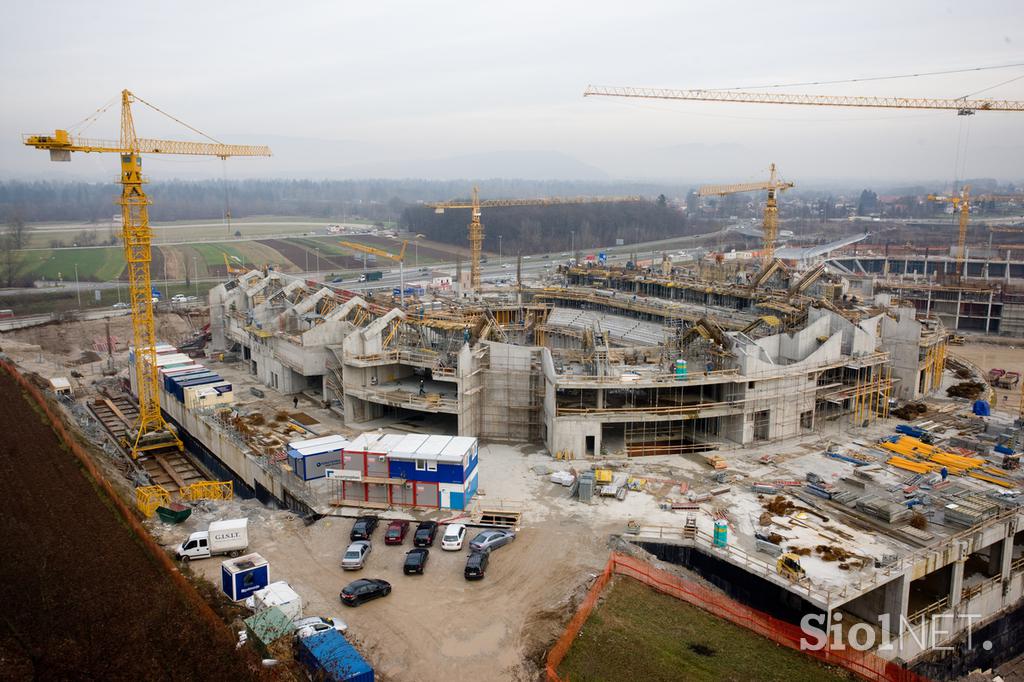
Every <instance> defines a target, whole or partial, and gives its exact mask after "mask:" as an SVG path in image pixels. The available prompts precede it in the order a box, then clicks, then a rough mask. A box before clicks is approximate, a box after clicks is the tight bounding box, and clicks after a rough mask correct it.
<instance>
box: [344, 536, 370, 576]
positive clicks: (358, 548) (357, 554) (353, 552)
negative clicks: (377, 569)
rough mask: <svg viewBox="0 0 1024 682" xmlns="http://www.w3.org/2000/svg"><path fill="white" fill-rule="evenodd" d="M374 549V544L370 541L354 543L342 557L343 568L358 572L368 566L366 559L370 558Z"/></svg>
mask: <svg viewBox="0 0 1024 682" xmlns="http://www.w3.org/2000/svg"><path fill="white" fill-rule="evenodd" d="M372 549H373V544H372V543H371V542H370V541H369V540H357V541H356V542H353V543H352V544H351V545H349V546H348V549H346V550H345V555H344V556H343V557H341V567H342V568H343V569H345V570H346V571H358V570H359V569H361V568H362V567H363V566H364V565H365V564H366V557H368V556H370V550H372Z"/></svg>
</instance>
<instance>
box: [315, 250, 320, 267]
mask: <svg viewBox="0 0 1024 682" xmlns="http://www.w3.org/2000/svg"><path fill="white" fill-rule="evenodd" d="M316 271H317V272H318V273H319V272H320V247H319V246H318V247H316Z"/></svg>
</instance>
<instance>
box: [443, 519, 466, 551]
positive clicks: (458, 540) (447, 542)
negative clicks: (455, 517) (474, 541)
mask: <svg viewBox="0 0 1024 682" xmlns="http://www.w3.org/2000/svg"><path fill="white" fill-rule="evenodd" d="M465 540H466V527H465V526H464V525H463V524H461V523H449V524H448V525H447V526H445V527H444V535H442V536H441V549H446V550H448V551H456V550H460V549H462V543H463V542H465Z"/></svg>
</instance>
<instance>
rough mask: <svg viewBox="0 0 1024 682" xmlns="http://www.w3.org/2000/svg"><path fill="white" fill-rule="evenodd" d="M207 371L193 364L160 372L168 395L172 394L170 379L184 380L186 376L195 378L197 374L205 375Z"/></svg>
mask: <svg viewBox="0 0 1024 682" xmlns="http://www.w3.org/2000/svg"><path fill="white" fill-rule="evenodd" d="M209 371H210V370H208V369H206V368H205V367H203V366H202V365H195V364H193V365H186V366H184V367H173V368H170V369H168V370H164V371H162V374H163V383H164V390H165V391H167V392H168V393H172V392H173V391H174V389H173V384H172V383H171V380H172V379H178V380H182V379H184V378H185V377H187V376H195V375H198V374H205V373H206V372H209Z"/></svg>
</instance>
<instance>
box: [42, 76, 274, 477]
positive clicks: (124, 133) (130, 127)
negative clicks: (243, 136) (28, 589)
mask: <svg viewBox="0 0 1024 682" xmlns="http://www.w3.org/2000/svg"><path fill="white" fill-rule="evenodd" d="M133 102H141V103H142V104H145V105H146V106H148V107H150V108H152V109H154V110H155V111H158V112H159V113H161V114H164V112H163V111H160V109H158V108H157V107H154V106H153V105H152V104H149V103H148V102H146V101H145V100H143V99H141V98H139V97H138V96H136V95H134V94H133V93H131V92H129V91H128V90H122V91H121V139H120V140H119V141H114V140H93V139H85V138H80V137H75V136H72V135H69V134H68V131H67V130H57V131H55V132H54V133H53V135H24V136H23V137H22V141H23V142H24V143H25V144H26V145H28V146H30V147H35V148H37V149H47V150H49V152H50V160H51V161H70V160H71V152H86V153H90V152H97V153H110V154H118V155H120V157H121V178H120V182H121V198H120V200H119V202H118V203H120V204H121V217H122V230H121V238H122V240H123V241H124V256H125V261H126V262H127V265H128V291H129V299H130V302H131V307H132V336H133V342H134V346H135V376H136V379H137V384H138V392H139V421H138V424H137V425H136V426H135V427H134V428H133V429H132V432H131V439H132V441H131V448H132V450H131V454H132V457H138V456H139V455H140V454H141V453H143V452H145V451H148V450H156V449H163V448H166V447H168V446H169V445H172V444H173V445H176V446H177V447H179V448H180V447H182V445H181V441H179V440H178V437H177V435H176V434H175V433H174V431H173V430H172V429H171V428H170V427H168V425H167V424H166V422H164V418H163V415H162V414H161V413H160V376H159V374H158V370H157V365H156V329H155V325H154V322H153V300H152V296H153V293H152V283H151V281H150V272H149V269H150V263H151V261H152V254H151V251H150V244H151V242H152V239H153V230H152V228H150V226H149V204H150V200H149V198H148V197H147V196H146V193H145V192H143V190H142V185H143V183H145V182H146V180H145V179H144V178H143V177H142V156H141V155H142V154H185V155H192V156H217V157H220V158H221V159H226V158H228V157H229V156H270V148H269V147H266V146H252V145H233V144H221V143H220V142H217V141H216V140H213V142H181V141H174V140H154V139H149V138H140V137H137V136H136V134H135V122H134V120H133V119H132V109H131V105H132V103H133ZM101 111H102V110H101ZM97 113H100V112H97ZM164 115H165V116H167V114H164ZM168 117H169V118H172V119H173V117H171V116H168ZM173 120H175V121H177V119H173ZM179 123H180V121H179ZM186 127H190V126H186ZM190 128H191V127H190ZM191 129H192V130H193V131H195V132H199V131H196V130H195V128H191ZM210 139H211V140H212V139H213V138H210Z"/></svg>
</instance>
